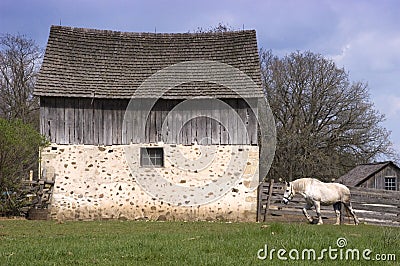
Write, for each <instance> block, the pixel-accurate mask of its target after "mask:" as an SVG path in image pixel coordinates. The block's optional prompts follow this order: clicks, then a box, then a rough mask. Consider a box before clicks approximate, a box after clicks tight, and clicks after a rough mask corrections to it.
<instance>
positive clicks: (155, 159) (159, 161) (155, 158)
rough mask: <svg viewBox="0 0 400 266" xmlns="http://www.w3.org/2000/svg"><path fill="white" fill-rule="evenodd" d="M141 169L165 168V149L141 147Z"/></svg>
mask: <svg viewBox="0 0 400 266" xmlns="http://www.w3.org/2000/svg"><path fill="white" fill-rule="evenodd" d="M140 167H150V168H153V167H156V168H162V167H164V149H163V148H160V147H141V148H140Z"/></svg>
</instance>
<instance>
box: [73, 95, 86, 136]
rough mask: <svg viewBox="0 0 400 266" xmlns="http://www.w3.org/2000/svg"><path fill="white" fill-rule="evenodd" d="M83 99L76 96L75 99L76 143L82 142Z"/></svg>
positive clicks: (83, 121) (83, 123)
mask: <svg viewBox="0 0 400 266" xmlns="http://www.w3.org/2000/svg"><path fill="white" fill-rule="evenodd" d="M84 107H85V106H84V99H82V98H76V101H75V118H74V121H75V138H76V141H77V144H83V134H84V126H85V113H84V112H85V108H84Z"/></svg>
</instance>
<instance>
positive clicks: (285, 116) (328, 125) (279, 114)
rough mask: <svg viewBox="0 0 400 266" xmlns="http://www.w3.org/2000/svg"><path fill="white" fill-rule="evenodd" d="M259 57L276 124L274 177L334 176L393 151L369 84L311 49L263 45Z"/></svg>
mask: <svg viewBox="0 0 400 266" xmlns="http://www.w3.org/2000/svg"><path fill="white" fill-rule="evenodd" d="M260 61H261V71H262V80H263V86H264V89H265V93H266V96H267V98H268V101H269V104H270V106H271V109H272V111H273V113H274V116H275V123H276V125H277V149H276V156H275V160H274V163H273V166H272V168H271V171H270V173H269V175H270V176H271V177H274V178H282V179H286V180H292V179H295V178H298V177H318V178H321V179H325V180H331V179H333V178H337V177H339V176H340V175H342V174H343V173H344V172H346V171H347V170H348V169H349V168H351V167H353V166H354V165H356V164H358V163H366V162H370V161H373V160H374V159H376V158H377V156H380V155H387V156H391V155H393V151H392V148H391V147H392V146H391V143H390V140H389V132H388V131H387V130H386V129H385V128H383V127H382V126H381V122H382V121H383V120H384V116H383V115H381V114H379V113H378V112H377V111H376V110H375V109H374V106H373V104H372V103H371V101H370V99H369V93H368V87H367V84H364V83H362V82H351V81H350V80H349V75H348V73H347V72H346V71H345V70H344V69H340V68H338V67H337V66H336V65H335V63H334V62H333V61H331V60H327V59H325V58H324V57H322V56H321V55H319V54H315V53H312V52H304V53H302V52H294V53H291V54H289V55H287V56H285V57H283V58H278V57H276V56H274V55H273V54H272V52H271V51H266V50H261V51H260Z"/></svg>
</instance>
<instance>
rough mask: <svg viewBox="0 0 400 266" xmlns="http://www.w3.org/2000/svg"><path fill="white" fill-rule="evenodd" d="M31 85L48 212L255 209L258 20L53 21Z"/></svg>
mask: <svg viewBox="0 0 400 266" xmlns="http://www.w3.org/2000/svg"><path fill="white" fill-rule="evenodd" d="M34 94H35V95H36V96H39V97H40V127H41V128H40V129H41V133H42V134H44V135H45V136H46V137H47V138H48V139H49V140H50V142H51V145H50V147H48V148H46V149H44V150H43V151H41V158H42V160H41V171H42V175H43V178H46V179H52V180H54V181H55V187H54V194H53V198H52V204H51V210H50V211H51V217H52V218H54V219H59V220H68V219H72V220H73V219H80V220H91V219H154V220H156V219H160V220H177V219H178V220H209V219H212V220H214V219H224V220H239V221H254V220H255V219H256V209H257V195H256V194H257V191H256V189H254V188H255V187H256V185H257V183H258V181H259V145H258V131H259V125H258V120H257V117H258V115H257V114H258V112H259V111H260V110H259V109H260V104H259V103H260V99H262V97H263V91H262V89H261V79H260V67H259V58H258V48H257V40H256V32H255V31H254V30H244V31H234V32H223V33H173V34H166V33H133V32H118V31H108V30H96V29H83V28H71V27H64V26H52V27H51V29H50V36H49V39H48V43H47V47H46V52H45V56H44V60H43V64H42V67H41V70H40V73H39V77H38V81H37V84H36V87H35V90H34ZM261 111H263V110H261Z"/></svg>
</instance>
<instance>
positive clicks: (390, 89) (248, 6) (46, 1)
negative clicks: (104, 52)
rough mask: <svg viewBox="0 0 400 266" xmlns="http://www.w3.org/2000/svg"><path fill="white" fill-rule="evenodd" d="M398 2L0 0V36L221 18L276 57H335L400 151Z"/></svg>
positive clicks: (172, 27) (164, 26)
mask: <svg viewBox="0 0 400 266" xmlns="http://www.w3.org/2000/svg"><path fill="white" fill-rule="evenodd" d="M399 12H400V1H397V0H368V1H366V0H364V1H361V0H351V1H350V0H332V1H328V0H302V1H301V0H288V1H278V0H275V1H272V0H264V1H262V0H260V1H251V0H247V1H246V0H237V1H236V0H230V1H229V0H221V1H215V0H203V1H188V0H186V1H185V0H169V1H164V0H150V1H149V0H146V1H136V0H133V1H127V0H125V1H123V0H115V1H105V0H87V1H84V0H82V1H74V0H53V1H51V0H35V1H32V0H1V2H0V33H10V34H17V33H20V34H25V35H26V36H28V37H30V38H32V39H34V40H35V41H36V42H37V43H38V44H39V45H40V46H42V47H45V45H46V41H47V37H48V34H49V29H50V26H51V25H60V24H61V25H64V26H73V27H84V28H96V29H109V30H117V31H132V32H154V31H157V32H188V31H193V30H195V29H197V28H198V27H202V28H209V27H211V26H215V25H218V23H220V22H223V23H226V24H229V25H230V26H232V27H233V28H237V29H241V28H243V27H244V28H245V29H256V30H257V37H258V45H259V47H260V48H261V47H263V48H265V49H271V50H272V51H273V53H274V54H276V55H280V56H282V55H285V54H288V53H290V52H294V51H297V50H299V51H305V50H309V51H312V52H315V53H320V54H322V55H324V56H325V57H327V58H331V59H333V60H334V61H335V62H336V63H337V65H338V66H339V67H344V68H345V69H346V70H347V71H348V72H349V75H350V78H351V80H353V81H362V82H365V83H368V87H369V89H370V93H371V100H372V102H374V104H375V106H376V109H377V110H378V111H379V112H380V113H382V114H384V115H385V116H386V122H385V123H384V124H383V126H384V127H386V128H387V129H388V130H390V131H391V132H392V134H391V139H392V141H393V143H394V145H395V148H396V150H397V151H398V153H400V123H399V122H400V27H399V25H400V13H399Z"/></svg>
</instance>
